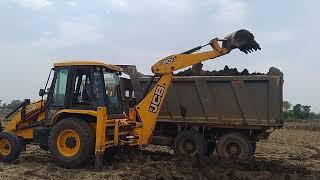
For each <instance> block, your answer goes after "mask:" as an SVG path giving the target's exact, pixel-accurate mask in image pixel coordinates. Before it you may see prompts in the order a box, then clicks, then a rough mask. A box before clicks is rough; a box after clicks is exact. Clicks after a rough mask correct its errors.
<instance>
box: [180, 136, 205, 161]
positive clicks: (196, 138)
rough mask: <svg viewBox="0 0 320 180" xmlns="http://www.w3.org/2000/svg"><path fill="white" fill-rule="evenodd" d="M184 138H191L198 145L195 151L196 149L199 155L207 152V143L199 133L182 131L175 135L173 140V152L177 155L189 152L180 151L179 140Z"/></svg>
mask: <svg viewBox="0 0 320 180" xmlns="http://www.w3.org/2000/svg"><path fill="white" fill-rule="evenodd" d="M184 139H191V140H193V141H194V143H195V144H196V145H197V147H198V148H197V150H196V151H198V153H200V154H201V155H205V154H206V153H207V151H208V143H207V142H206V140H205V139H204V138H203V137H202V136H201V135H199V134H198V133H197V132H195V131H182V132H180V133H179V134H178V135H177V136H176V138H175V140H174V153H175V154H176V155H178V156H179V155H190V154H184V153H183V152H181V151H180V146H182V144H181V142H182V140H184ZM192 155H193V154H192Z"/></svg>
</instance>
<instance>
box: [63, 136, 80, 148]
mask: <svg viewBox="0 0 320 180" xmlns="http://www.w3.org/2000/svg"><path fill="white" fill-rule="evenodd" d="M65 144H66V146H67V148H70V149H71V148H74V147H75V146H76V144H77V141H76V138H75V137H68V138H67V139H66V142H65Z"/></svg>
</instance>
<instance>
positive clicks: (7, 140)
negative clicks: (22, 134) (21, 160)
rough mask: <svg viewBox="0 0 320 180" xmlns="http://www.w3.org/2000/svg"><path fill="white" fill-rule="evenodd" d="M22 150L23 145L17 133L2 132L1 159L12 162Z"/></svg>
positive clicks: (0, 142) (0, 135)
mask: <svg viewBox="0 0 320 180" xmlns="http://www.w3.org/2000/svg"><path fill="white" fill-rule="evenodd" d="M21 151H22V145H21V143H20V139H19V138H18V137H17V136H16V135H13V134H9V133H6V132H1V133H0V161H2V162H12V161H14V160H16V159H17V158H18V157H19V155H20V153H21Z"/></svg>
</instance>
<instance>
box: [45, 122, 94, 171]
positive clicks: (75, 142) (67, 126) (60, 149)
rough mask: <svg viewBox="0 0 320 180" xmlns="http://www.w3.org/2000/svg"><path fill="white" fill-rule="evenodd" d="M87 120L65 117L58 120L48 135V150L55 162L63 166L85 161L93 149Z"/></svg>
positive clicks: (76, 164) (91, 135)
mask: <svg viewBox="0 0 320 180" xmlns="http://www.w3.org/2000/svg"><path fill="white" fill-rule="evenodd" d="M93 137H94V136H93V133H92V130H91V129H90V126H89V124H88V123H87V122H85V121H83V120H81V119H77V118H66V119H63V120H61V121H60V122H58V123H57V124H56V125H55V126H54V127H53V128H52V130H51V132H50V136H49V142H48V144H49V150H50V152H51V154H52V156H53V158H54V159H55V160H56V162H57V163H58V164H59V165H60V166H62V167H65V168H74V167H77V166H80V165H82V164H83V163H85V162H86V161H87V160H88V158H89V157H90V155H92V154H93V151H94V138H93Z"/></svg>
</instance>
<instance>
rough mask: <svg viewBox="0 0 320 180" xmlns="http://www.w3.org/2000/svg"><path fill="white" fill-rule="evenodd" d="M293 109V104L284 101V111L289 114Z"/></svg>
mask: <svg viewBox="0 0 320 180" xmlns="http://www.w3.org/2000/svg"><path fill="white" fill-rule="evenodd" d="M291 107H292V104H291V103H290V102H289V101H283V111H284V112H288V111H289V110H290V109H291Z"/></svg>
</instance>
